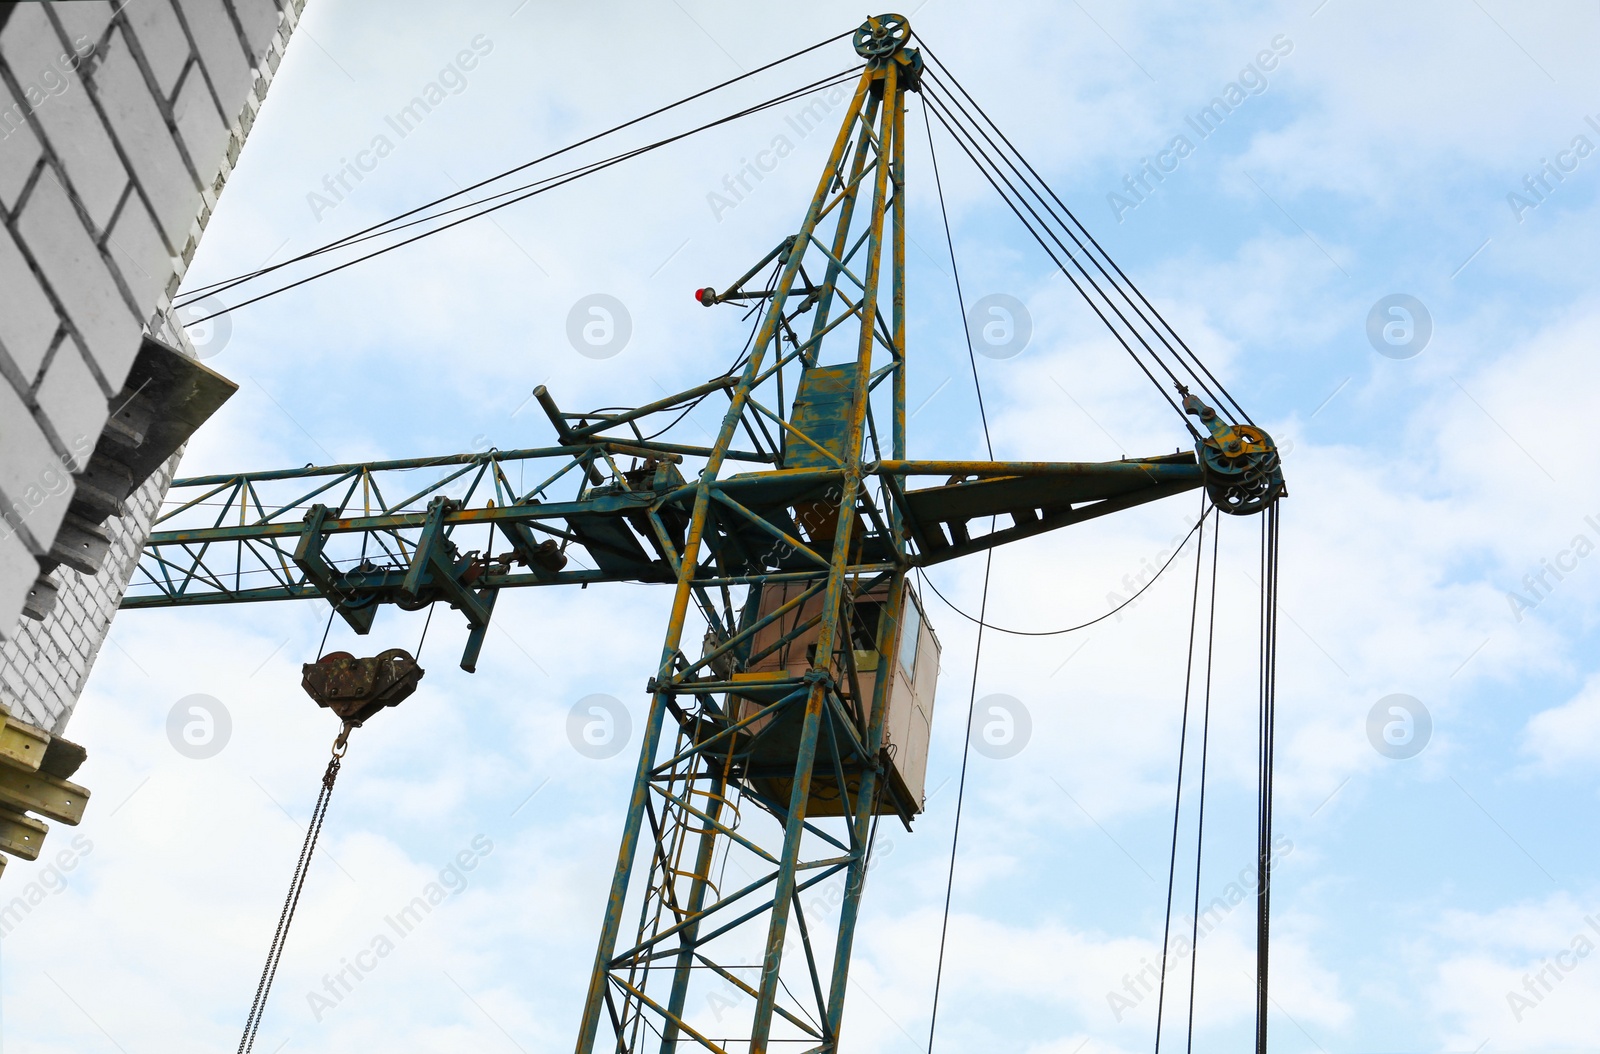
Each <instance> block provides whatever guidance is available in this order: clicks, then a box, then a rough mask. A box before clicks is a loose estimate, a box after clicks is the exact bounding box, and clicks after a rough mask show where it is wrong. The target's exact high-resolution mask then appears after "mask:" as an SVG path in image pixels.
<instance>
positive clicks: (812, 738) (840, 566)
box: [750, 62, 898, 1054]
mask: <svg viewBox="0 0 1600 1054" xmlns="http://www.w3.org/2000/svg"><path fill="white" fill-rule="evenodd" d="M872 72H873V71H870V70H869V74H870V73H872ZM897 73H898V66H897V64H896V63H894V62H889V63H886V64H885V65H884V67H883V69H882V70H881V71H880V72H878V74H877V77H878V78H879V79H881V83H880V84H879V85H876V86H875V88H876V94H878V98H879V101H880V102H886V103H889V104H890V105H882V106H879V107H877V111H878V115H879V124H878V133H877V135H878V150H879V164H878V165H877V166H876V168H875V169H874V176H875V178H874V180H873V196H872V218H871V221H870V226H869V228H868V235H867V239H868V242H867V273H866V278H865V279H864V281H865V285H866V291H865V293H864V295H863V299H862V303H861V338H860V341H859V342H858V344H857V348H856V384H855V398H854V400H853V402H852V405H851V409H850V420H849V428H848V429H847V432H846V439H845V445H844V455H845V462H844V466H845V467H844V479H843V487H842V491H843V493H842V494H841V496H840V499H839V510H840V515H839V527H838V530H837V533H836V534H835V536H834V544H833V555H832V560H831V567H830V568H829V570H828V588H827V590H826V591H825V592H824V594H823V601H822V622H821V625H820V627H819V630H818V636H817V650H816V659H815V660H814V662H813V665H812V668H811V670H810V671H809V672H808V674H807V676H808V678H810V679H811V681H812V684H811V692H810V694H809V695H808V696H807V698H806V710H805V718H804V722H803V724H802V725H801V732H800V743H799V751H798V755H797V757H796V759H795V769H794V784H793V788H792V791H791V793H790V796H789V816H788V822H787V823H786V824H785V827H784V837H783V852H782V854H781V855H780V856H779V862H778V875H777V878H776V880H775V881H774V883H773V889H772V916H771V920H770V922H769V924H768V928H767V949H766V955H765V957H764V958H763V960H762V964H761V986H760V991H759V994H758V996H757V998H756V1010H755V1019H754V1021H753V1022H752V1023H751V1030H750V1054H767V1044H768V1040H769V1038H770V1036H771V1032H772V1014H773V1010H774V1008H775V1007H776V1005H777V998H778V980H779V970H780V968H781V966H782V963H783V942H784V936H785V933H786V931H787V929H788V923H789V911H790V905H791V902H792V901H793V898H794V888H795V864H796V863H797V861H798V859H799V854H800V840H801V836H802V835H803V834H804V832H805V816H806V802H807V799H808V798H809V797H810V794H811V773H812V768H813V765H814V762H815V761H816V751H817V733H818V730H819V728H820V726H821V721H822V710H823V706H824V704H825V703H826V701H827V699H826V697H827V692H828V691H829V690H830V688H831V684H830V680H831V678H830V677H829V675H828V667H829V666H830V665H831V663H832V657H833V647H834V640H835V637H836V636H837V633H838V626H839V612H840V608H841V606H842V601H843V599H844V588H845V570H846V568H847V567H848V566H849V564H850V545H851V541H852V535H853V534H854V528H855V521H856V517H855V515H854V514H853V512H854V509H855V503H856V491H857V490H858V489H859V487H860V485H861V468H862V465H861V444H862V441H863V439H864V432H865V428H866V417H867V400H868V399H870V398H871V392H870V391H869V386H868V383H867V380H868V378H869V377H870V376H871V373H872V349H873V347H874V345H875V343H876V339H875V337H874V334H873V327H874V326H876V325H877V310H878V297H877V290H878V286H879V282H880V279H881V275H882V248H883V221H884V213H885V211H886V207H887V203H888V184H889V165H888V163H887V162H888V156H887V154H888V151H889V150H890V149H892V145H891V143H892V140H893V138H894V122H893V119H892V118H893V107H892V102H893V99H894V97H895V95H896V87H897V79H896V74H897ZM863 134H866V130H865V129H863ZM819 664H820V665H819ZM841 789H842V788H841Z"/></svg>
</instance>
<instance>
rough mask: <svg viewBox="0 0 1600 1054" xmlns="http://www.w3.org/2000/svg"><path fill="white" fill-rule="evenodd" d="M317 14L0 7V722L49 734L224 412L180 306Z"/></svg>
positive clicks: (278, 7)
mask: <svg viewBox="0 0 1600 1054" xmlns="http://www.w3.org/2000/svg"><path fill="white" fill-rule="evenodd" d="M304 3H305V0H277V2H274V0H135V2H132V3H118V4H115V5H113V4H112V3H109V2H106V0H95V2H79V3H70V4H41V3H28V4H0V222H3V224H4V231H3V232H0V513H3V522H0V704H3V705H4V706H5V707H7V708H9V709H10V710H11V711H12V712H13V713H15V714H17V715H18V716H19V717H21V718H23V719H24V720H26V721H28V722H30V723H32V724H35V725H39V726H41V727H43V728H45V729H48V730H50V731H52V732H56V733H59V732H60V731H61V729H62V728H63V727H64V726H65V724H66V721H67V719H68V717H70V715H71V712H72V708H73V706H74V704H75V703H76V701H77V697H78V693H79V692H80V691H81V690H82V688H83V684H84V681H85V680H86V679H87V677H88V673H89V669H90V667H91V665H92V664H93V662H94V658H95V655H96V653H97V652H98V650H99V648H100V645H101V643H102V642H103V641H104V639H105V635H106V630H107V628H108V626H109V624H110V621H111V617H112V615H113V613H114V612H115V610H116V606H117V604H118V602H119V601H120V599H121V596H122V593H123V591H124V589H125V588H126V585H127V581H128V579H129V577H130V576H131V574H132V573H133V569H134V565H135V563H136V561H137V558H138V554H139V550H140V549H141V547H142V546H143V544H144V541H145V538H146V537H147V536H148V534H149V531H150V524H151V521H152V520H153V519H154V517H155V515H156V512H157V510H158V509H159V507H160V504H161V500H162V497H163V496H164V495H165V492H166V487H167V483H168V481H169V480H170V479H171V473H172V470H173V468H174V467H175V465H176V462H177V454H176V453H175V451H176V450H177V449H178V448H179V447H180V446H181V443H182V441H183V439H184V438H186V437H187V434H188V431H190V430H192V427H193V426H194V425H195V424H197V423H198V421H199V420H203V418H204V416H205V415H206V414H209V412H210V410H211V409H214V408H215V405H214V404H216V403H220V401H221V399H223V398H226V395H227V394H228V392H229V391H230V390H231V385H229V384H228V383H227V382H226V381H224V380H222V379H221V378H219V377H217V376H216V375H215V374H212V373H211V372H210V371H209V370H206V369H204V367H203V366H201V365H200V364H199V363H198V362H196V361H195V357H194V349H193V348H192V347H191V346H190V344H189V342H188V338H187V337H186V336H185V334H184V332H183V329H182V327H181V325H179V324H178V321H177V320H176V319H175V318H174V313H173V310H172V306H171V304H172V297H173V294H174V293H175V292H176V290H177V288H178V284H179V282H180V281H181V280H182V277H183V274H184V271H185V269H186V267H187V266H188V263H189V261H190V260H191V259H192V257H193V255H194V251H195V245H196V243H197V242H198V240H199V238H200V236H201V233H202V232H203V231H204V230H205V226H206V222H207V220H208V219H209V218H210V216H211V210H212V209H213V208H215V206H216V202H217V195H218V194H219V193H221V191H222V188H223V184H224V183H225V182H226V181H227V178H228V175H229V173H230V172H231V171H232V169H233V165H234V164H235V163H236V162H237V160H238V157H239V152H240V150H241V148H242V147H243V145H244V141H245V137H246V136H247V135H248V134H249V132H250V128H251V125H252V124H253V123H254V120H255V117H256V114H257V112H258V111H259V109H260V107H261V105H262V101H263V99H264V98H265V96H266V92H267V88H268V85H269V84H270V83H271V82H272V78H273V74H274V73H275V71H276V70H277V68H278V64H279V62H280V61H281V59H282V57H283V53H284V49H285V47H286V46H287V44H288V41H289V37H290V35H291V33H292V31H293V29H294V26H295V24H296V22H297V20H298V16H299V13H300V10H301V9H302V8H303V7H304ZM197 393H198V394H197ZM30 616H31V617H30Z"/></svg>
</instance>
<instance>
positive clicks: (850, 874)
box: [827, 571, 906, 1045]
mask: <svg viewBox="0 0 1600 1054" xmlns="http://www.w3.org/2000/svg"><path fill="white" fill-rule="evenodd" d="M905 591H906V575H905V572H904V571H896V572H895V573H894V575H893V577H892V578H891V579H890V580H889V604H888V607H887V608H885V610H884V619H883V625H882V627H881V628H880V630H879V632H878V642H877V643H878V671H879V672H878V678H877V684H876V685H875V686H874V687H873V692H872V716H871V718H870V719H869V724H868V726H867V734H866V737H865V739H866V745H867V751H868V752H869V753H870V754H871V755H872V757H873V758H874V759H876V758H877V757H878V754H879V752H880V751H882V749H883V722H884V717H885V715H886V714H887V712H888V701H889V685H890V684H891V683H892V682H893V681H894V664H895V663H896V662H897V661H898V659H897V658H896V655H897V654H898V653H899V646H898V641H899V630H900V624H901V621H902V618H903V616H904V614H905ZM878 778H879V777H878V772H877V770H876V769H875V768H869V769H868V770H867V771H866V772H864V773H863V774H862V776H861V793H860V796H859V797H858V798H857V799H856V813H855V816H853V817H851V823H852V825H853V828H854V829H853V831H852V835H851V844H852V845H853V846H854V847H856V849H857V852H858V853H859V854H860V855H859V856H858V857H857V858H856V860H855V862H854V863H852V864H851V865H850V868H849V870H848V871H847V872H846V878H845V887H844V903H843V904H841V905H840V907H839V936H838V939H837V940H836V941H835V943H834V950H833V978H832V980H831V982H830V984H829V988H828V1017H827V1035H828V1036H829V1037H830V1038H831V1039H832V1040H833V1042H834V1044H835V1045H837V1044H838V1042H839V1028H840V1025H841V1024H842V1023H843V1020H844V996H845V989H846V988H847V987H848V986H849V983H850V953H851V951H852V949H853V948H854V946H855V939H856V919H857V917H858V916H859V914H860V910H861V894H862V892H863V888H864V887H865V885H866V881H867V864H868V860H867V843H868V841H869V839H870V838H871V836H872V817H873V813H874V811H875V810H874V806H875V805H876V801H877V797H878Z"/></svg>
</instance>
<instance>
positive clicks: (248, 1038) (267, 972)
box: [239, 725, 350, 1054]
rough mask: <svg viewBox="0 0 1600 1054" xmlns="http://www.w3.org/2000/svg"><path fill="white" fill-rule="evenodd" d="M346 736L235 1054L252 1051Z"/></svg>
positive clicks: (327, 775)
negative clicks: (237, 1051)
mask: <svg viewBox="0 0 1600 1054" xmlns="http://www.w3.org/2000/svg"><path fill="white" fill-rule="evenodd" d="M349 734H350V726H349V725H346V726H345V727H344V729H343V730H342V731H341V732H340V733H339V738H338V739H336V740H335V741H334V754H333V757H331V758H329V759H328V767H327V769H326V770H325V771H324V772H323V774H322V789H321V790H320V791H318V792H317V802H316V804H315V805H313V806H312V807H311V819H310V821H309V822H308V823H307V825H306V837H305V841H304V842H303V843H301V846H300V859H299V860H298V861H297V862H296V863H295V867H294V875H293V876H292V877H291V878H290V880H289V895H288V896H287V897H286V898H285V899H284V902H283V911H282V912H280V913H279V915H278V928H277V929H276V930H275V931H273V934H272V944H271V946H270V947H269V948H268V949H267V962H266V965H265V966H263V967H262V969H261V980H260V981H259V982H258V983H257V984H256V995H255V999H254V1000H252V1001H251V1003H250V1014H249V1016H248V1017H246V1018H245V1023H244V1034H243V1035H242V1036H241V1037H240V1038H239V1054H249V1052H250V1051H252V1050H254V1049H255V1045H256V1032H257V1031H258V1030H259V1029H260V1027H261V1018H262V1016H263V1015H264V1014H265V1013H266V1010H267V997H268V996H269V995H270V994H271V992H272V982H273V979H274V978H276V977H277V974H278V962H279V960H281V959H282V958H283V948H284V944H285V943H286V942H287V941H288V937H289V926H290V924H291V923H293V922H294V913H295V909H296V908H297V907H299V905H300V892H301V890H303V889H304V888H305V884H306V875H307V874H309V873H310V871H311V860H312V857H313V855H314V854H315V852H316V848H317V837H318V836H319V835H320V834H321V833H322V821H323V819H324V817H326V816H327V814H328V801H329V799H330V798H331V797H332V795H333V784H334V781H335V780H337V779H338V778H339V768H340V765H341V759H342V758H343V757H344V742H345V738H346V737H347V736H348V735H349Z"/></svg>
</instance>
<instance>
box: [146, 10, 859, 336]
mask: <svg viewBox="0 0 1600 1054" xmlns="http://www.w3.org/2000/svg"><path fill="white" fill-rule="evenodd" d="M851 32H853V31H849V32H844V33H840V34H838V35H836V36H832V37H829V38H828V39H827V40H823V41H819V42H817V43H815V44H813V45H811V46H810V47H807V48H801V49H800V50H799V51H796V52H794V53H793V54H790V55H785V56H784V57H783V58H781V59H777V60H775V61H773V62H769V63H767V64H766V65H764V66H757V67H756V68H755V69H753V70H750V71H749V72H748V73H741V74H740V75H739V76H737V77H731V78H729V79H728V80H725V81H723V82H722V83H720V84H714V85H712V86H711V87H709V88H706V89H705V90H703V91H698V92H695V93H694V94H692V95H686V96H684V97H683V98H682V99H679V100H677V101H676V102H671V103H668V104H667V105H665V106H662V107H658V108H657V109H654V110H651V111H650V112H649V113H646V114H642V115H640V116H638V117H635V118H633V119H632V120H628V121H624V122H622V123H621V124H619V125H613V126H612V127H610V128H607V129H606V130H605V131H603V132H596V133H595V134H594V135H591V136H589V137H587V138H585V139H580V140H578V141H577V142H576V143H570V144H568V145H567V146H564V147H561V148H560V149H559V150H552V151H551V152H550V153H548V154H544V155H541V156H540V157H536V158H534V159H533V160H532V161H525V162H523V163H522V164H520V165H517V166H516V167H514V168H508V169H506V170H505V171H504V172H501V173H498V174H497V175H493V176H490V177H489V178H488V179H482V180H479V181H478V182H476V183H474V184H472V185H471V186H468V187H463V188H461V189H460V190H457V191H454V192H452V193H450V194H446V195H444V196H443V197H439V198H435V199H434V200H432V201H429V202H425V203H424V204H421V205H418V206H416V207H415V208H413V209H409V210H407V211H406V212H402V213H400V214H399V215H398V216H391V217H390V218H389V219H386V220H382V221H380V222H378V223H375V224H373V225H372V226H370V227H364V228H362V229H361V230H359V231H356V232H355V233H354V234H348V235H346V236H345V237H343V238H339V239H337V240H335V241H332V242H329V243H327V244H326V245H322V246H319V247H318V248H315V249H312V250H309V251H308V252H305V253H302V254H301V255H299V256H296V257H294V258H292V259H289V260H285V261H284V262H283V263H279V264H273V265H272V266H271V267H263V268H260V269H258V270H256V271H253V272H251V273H250V274H248V275H244V276H235V278H229V279H223V280H221V281H219V282H212V283H209V284H207V285H204V286H200V287H198V288H196V289H194V290H192V291H190V292H189V293H187V294H185V295H186V297H187V298H188V299H186V300H185V302H184V304H176V305H174V306H175V307H183V306H185V304H191V303H193V302H194V301H195V300H196V299H199V298H201V297H203V296H205V295H207V294H209V293H215V292H220V291H221V290H220V288H219V287H221V286H223V285H226V284H228V283H232V282H235V281H236V280H237V279H238V278H241V277H242V278H256V277H260V276H261V275H263V274H268V273H270V272H272V271H276V270H278V269H279V268H282V267H288V266H289V265H291V264H295V263H299V262H300V261H302V260H308V259H310V258H311V257H313V256H317V255H320V254H321V253H325V252H330V251H332V250H334V249H337V248H340V247H341V246H343V245H345V244H348V243H350V242H352V241H353V240H355V239H358V238H363V237H364V236H366V235H369V234H371V233H372V232H374V231H381V230H382V228H385V227H388V226H389V225H390V224H393V223H397V222H399V221H400V220H403V219H406V218H407V217H409V216H413V215H415V214H417V213H418V212H421V211H422V210H424V209H431V208H433V207H434V206H435V205H442V204H444V203H445V202H447V201H450V200H452V199H454V198H458V197H460V196H462V195H463V194H469V193H471V192H472V191H474V190H479V189H481V188H483V187H486V186H488V185H489V184H491V183H496V182H498V181H500V180H502V179H504V178H506V177H507V176H512V175H515V174H516V173H518V172H521V171H524V170H525V169H529V168H532V167H533V166H534V165H537V164H540V163H542V162H545V161H549V160H550V159H552V158H555V157H559V156H561V155H562V154H565V153H569V152H570V151H573V150H576V149H577V148H579V147H581V146H587V145H588V144H590V143H593V142H596V141H597V140H600V139H603V138H605V137H606V136H608V135H612V134H614V133H616V132H620V131H622V130H623V129H625V128H630V127H632V126H633V125H636V124H639V123H640V122H642V121H647V120H649V119H650V118H652V117H657V116H660V115H661V114H663V113H666V112H667V111H668V110H672V109H676V108H677V107H679V106H683V105H685V104H686V103H690V102H693V101H694V100H696V99H700V98H704V97H705V96H707V95H710V94H711V93H713V92H717V91H721V90H722V89H723V88H726V87H728V86H729V85H732V84H737V83H738V82H739V81H742V80H746V79H748V78H750V77H754V76H755V75H756V74H758V73H764V72H766V71H767V70H770V69H772V68H774V67H776V66H781V65H783V64H784V63H785V62H789V61H792V60H793V59H797V58H799V57H800V56H802V55H806V54H809V53H811V52H813V51H816V50H817V49H818V48H822V47H826V46H827V45H829V44H832V43H834V42H835V41H839V40H843V39H844V38H845V37H847V36H850V33H851Z"/></svg>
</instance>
